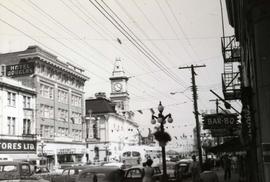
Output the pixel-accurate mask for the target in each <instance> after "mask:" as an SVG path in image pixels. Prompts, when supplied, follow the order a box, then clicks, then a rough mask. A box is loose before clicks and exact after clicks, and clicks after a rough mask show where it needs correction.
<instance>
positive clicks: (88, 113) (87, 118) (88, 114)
mask: <svg viewBox="0 0 270 182" xmlns="http://www.w3.org/2000/svg"><path fill="white" fill-rule="evenodd" d="M91 114H92V110H91V109H89V110H88V111H87V116H86V117H85V125H86V126H85V129H86V136H85V144H86V154H85V156H86V162H87V163H88V161H89V151H88V139H89V125H90V122H91Z"/></svg>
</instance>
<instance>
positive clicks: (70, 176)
mask: <svg viewBox="0 0 270 182" xmlns="http://www.w3.org/2000/svg"><path fill="white" fill-rule="evenodd" d="M86 168H87V166H74V167H69V168H66V169H64V170H63V172H62V175H61V176H54V177H52V179H51V181H52V182H75V180H76V177H77V176H78V175H79V173H80V172H81V171H82V170H84V169H86Z"/></svg>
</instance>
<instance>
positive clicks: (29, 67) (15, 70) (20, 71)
mask: <svg viewBox="0 0 270 182" xmlns="http://www.w3.org/2000/svg"><path fill="white" fill-rule="evenodd" d="M34 64H35V63H33V62H30V63H20V64H15V65H7V66H6V75H7V76H8V77H17V76H25V75H31V74H33V73H34V69H35V65H34Z"/></svg>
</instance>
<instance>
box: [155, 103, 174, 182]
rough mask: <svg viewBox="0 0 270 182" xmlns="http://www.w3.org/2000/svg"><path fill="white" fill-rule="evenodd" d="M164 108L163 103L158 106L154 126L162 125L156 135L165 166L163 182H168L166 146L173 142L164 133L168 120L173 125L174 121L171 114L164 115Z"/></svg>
mask: <svg viewBox="0 0 270 182" xmlns="http://www.w3.org/2000/svg"><path fill="white" fill-rule="evenodd" d="M163 110H164V107H163V106H162V104H161V102H159V105H158V111H159V113H158V116H154V115H152V120H151V123H152V124H156V121H157V122H158V123H159V124H160V127H159V129H158V131H156V132H155V133H154V136H155V139H156V140H157V141H158V142H159V145H160V146H161V152H162V166H163V181H167V168H166V153H165V146H166V144H167V142H169V141H171V136H170V135H169V134H168V133H167V132H165V131H164V124H165V123H166V119H167V121H168V123H172V122H173V119H172V116H171V114H167V115H166V116H164V115H163V114H162V113H163Z"/></svg>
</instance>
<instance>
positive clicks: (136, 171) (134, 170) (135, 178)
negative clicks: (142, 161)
mask: <svg viewBox="0 0 270 182" xmlns="http://www.w3.org/2000/svg"><path fill="white" fill-rule="evenodd" d="M153 168H154V175H153V180H154V181H155V182H161V181H162V172H161V170H160V168H159V167H158V166H153ZM142 178H143V166H134V167H131V168H129V169H126V170H125V182H141V181H142Z"/></svg>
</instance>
